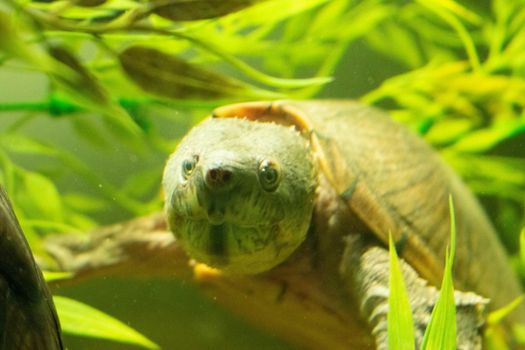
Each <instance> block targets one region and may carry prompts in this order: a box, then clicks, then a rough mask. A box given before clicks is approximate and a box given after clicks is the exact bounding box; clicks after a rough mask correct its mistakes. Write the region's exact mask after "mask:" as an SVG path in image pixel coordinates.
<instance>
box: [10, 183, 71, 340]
mask: <svg viewBox="0 0 525 350" xmlns="http://www.w3.org/2000/svg"><path fill="white" fill-rule="evenodd" d="M0 309H1V310H2V311H1V312H0V315H1V318H0V349H2V350H12V349H17V350H62V349H64V345H63V343H62V338H61V329H60V322H59V320H58V316H57V313H56V310H55V305H54V303H53V299H52V297H51V293H50V291H49V288H48V286H47V284H46V282H45V280H44V276H43V275H42V272H41V271H40V269H39V267H38V266H37V264H36V262H35V259H34V257H33V254H32V253H31V250H30V248H29V244H28V243H27V241H26V239H25V236H24V234H23V231H22V229H21V227H20V225H19V223H18V220H17V218H16V215H15V213H14V211H13V208H12V206H11V203H10V201H9V198H8V197H7V193H6V192H5V190H4V189H3V187H2V186H0Z"/></svg>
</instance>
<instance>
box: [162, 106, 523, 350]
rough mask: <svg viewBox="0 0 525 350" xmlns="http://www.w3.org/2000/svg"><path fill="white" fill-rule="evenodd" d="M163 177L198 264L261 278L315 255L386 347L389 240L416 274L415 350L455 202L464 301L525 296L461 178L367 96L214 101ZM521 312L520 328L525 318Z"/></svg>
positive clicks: (177, 228) (175, 229) (170, 214)
mask: <svg viewBox="0 0 525 350" xmlns="http://www.w3.org/2000/svg"><path fill="white" fill-rule="evenodd" d="M162 181H163V188H164V193H165V213H166V218H167V223H168V227H169V228H170V230H171V231H172V233H173V234H174V235H175V238H176V239H177V240H178V242H179V244H181V245H182V247H183V248H184V250H185V251H186V252H187V254H188V255H189V256H190V257H191V258H193V259H194V260H196V261H198V262H201V263H204V264H206V265H208V266H211V267H213V268H217V269H219V270H220V271H223V272H224V273H226V274H231V275H236V274H239V275H245V274H248V275H255V274H265V273H268V271H273V270H276V269H280V268H282V266H286V265H287V264H294V263H295V262H296V261H298V256H301V257H302V258H303V260H304V257H305V256H306V257H307V258H308V260H309V261H310V265H311V269H314V270H318V271H323V273H321V274H320V275H321V276H327V277H326V278H327V284H329V283H331V284H334V283H335V284H337V285H338V286H340V287H341V286H342V287H341V288H342V289H343V290H345V293H347V294H348V295H349V298H351V299H352V300H355V303H356V304H355V305H357V306H359V310H360V312H359V313H360V317H362V318H363V319H364V320H365V321H366V323H367V325H368V327H369V329H370V331H371V332H372V334H373V335H374V337H375V342H376V344H375V345H376V346H377V348H383V349H386V348H387V347H388V345H387V342H386V337H387V334H386V310H387V297H388V273H387V272H388V269H389V267H388V261H389V260H388V240H389V235H391V236H392V237H393V239H394V241H395V242H396V246H397V247H398V250H399V253H400V256H401V258H402V261H403V264H404V265H403V270H404V274H405V278H408V279H409V285H408V290H409V299H410V303H411V306H412V308H413V312H414V314H415V317H416V320H415V322H416V328H418V329H416V338H417V339H416V341H417V342H418V343H419V342H421V337H422V334H423V331H424V327H425V326H426V324H427V323H428V320H429V313H430V309H431V308H430V306H431V305H433V303H434V302H435V295H436V294H437V293H436V292H435V290H436V289H435V286H439V284H440V282H441V279H442V276H443V271H444V260H445V259H444V257H445V254H446V250H447V246H448V244H449V237H450V219H449V201H448V198H449V196H451V197H452V198H453V200H454V203H455V211H456V218H457V221H456V222H457V250H456V257H455V262H454V264H455V272H454V273H455V274H454V283H455V288H456V289H457V290H460V291H463V292H457V293H463V294H457V295H456V304H457V306H458V307H460V306H461V305H463V306H469V307H474V308H477V309H484V307H485V304H486V303H487V302H488V300H490V302H489V304H488V309H489V310H494V309H497V308H500V307H502V306H504V305H506V304H507V303H509V302H511V301H512V300H514V299H515V298H516V297H518V296H519V295H520V294H521V293H522V289H521V286H520V283H519V281H518V279H517V277H516V276H515V274H514V272H513V270H512V268H511V266H510V265H509V263H508V258H507V255H506V253H505V250H504V248H503V246H502V244H501V243H500V242H499V240H498V237H497V233H496V232H495V229H494V228H493V226H492V225H491V223H490V221H489V220H488V218H487V216H486V214H485V213H484V211H483V210H482V208H481V206H480V204H479V203H478V201H477V199H476V198H475V196H474V195H473V193H472V192H471V191H470V190H469V189H468V188H467V186H466V185H465V184H464V183H463V182H462V181H461V179H460V178H459V176H458V175H457V174H455V173H454V171H453V170H452V169H451V168H450V167H449V166H448V165H447V164H446V163H445V162H444V161H443V160H442V159H441V158H440V156H439V155H438V153H437V152H436V151H434V150H433V149H432V148H431V147H430V146H429V145H428V144H427V143H426V142H425V141H424V140H423V139H421V138H420V137H419V136H417V135H416V134H415V133H413V132H412V131H411V130H409V129H408V128H406V127H405V126H403V125H401V124H400V123H398V122H396V121H394V120H393V119H391V118H390V116H389V115H388V114H387V113H385V112H382V111H381V110H379V109H376V108H374V107H370V106H367V105H365V104H362V103H360V102H356V101H351V100H312V101H262V102H244V103H238V104H233V105H228V106H223V107H219V108H217V109H215V110H214V111H213V113H212V114H211V116H210V117H209V118H207V119H205V120H204V121H202V122H201V123H200V124H198V125H197V126H195V127H194V128H193V129H192V130H191V131H190V132H189V133H188V134H187V135H186V136H185V137H184V138H183V139H182V140H181V142H180V143H179V145H178V146H177V148H176V150H175V151H174V152H173V154H172V155H171V156H170V157H169V158H168V160H167V163H166V166H165V169H164V174H163V180H162ZM385 271H386V272H385ZM502 286H504V287H502ZM385 291H386V292H385ZM485 298H487V299H485ZM429 299H432V300H429ZM524 310H525V309H524V308H523V307H518V308H517V310H515V311H514V313H513V314H512V317H511V319H512V321H516V320H518V321H523V320H524V319H525V311H524ZM480 312H481V311H480ZM467 314H469V313H468V312H467ZM458 317H459V318H461V317H462V316H461V312H460V313H458ZM480 317H484V316H480ZM459 318H458V325H459V322H460V320H459ZM482 322H483V321H482V320H481V321H476V322H475V323H476V325H477V326H480V325H481V323H482ZM418 323H419V324H418ZM460 328H461V327H460V326H458V340H457V341H458V343H457V344H458V348H464V349H469V348H480V347H481V344H480V340H479V334H477V335H475V336H472V334H470V335H465V334H463V335H461V334H460V333H461V332H462V331H460ZM474 328H475V327H474ZM480 328H481V326H480ZM465 332H466V333H469V332H470V333H477V332H481V330H480V329H476V330H474V331H473V330H467V331H465ZM461 337H463V339H461ZM474 343H475V344H474ZM473 344H474V345H473Z"/></svg>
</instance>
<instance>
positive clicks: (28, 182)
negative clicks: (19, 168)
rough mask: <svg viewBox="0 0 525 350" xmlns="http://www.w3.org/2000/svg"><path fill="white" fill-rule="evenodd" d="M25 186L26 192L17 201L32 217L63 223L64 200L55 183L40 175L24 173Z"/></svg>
mask: <svg viewBox="0 0 525 350" xmlns="http://www.w3.org/2000/svg"><path fill="white" fill-rule="evenodd" d="M23 184H24V187H25V191H24V192H23V193H22V192H21V193H20V195H19V198H17V199H18V201H19V202H20V203H21V204H23V207H24V208H25V209H26V210H28V211H29V212H31V214H32V215H31V216H38V217H39V218H41V219H43V220H44V219H47V220H50V221H55V220H56V221H59V222H60V221H62V218H63V216H62V214H63V211H62V200H61V197H60V194H59V192H58V190H57V188H56V186H55V184H54V183H53V182H51V181H50V180H49V179H48V178H47V177H45V176H42V175H40V174H38V173H34V172H24V173H23Z"/></svg>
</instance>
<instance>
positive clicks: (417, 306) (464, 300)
mask: <svg viewBox="0 0 525 350" xmlns="http://www.w3.org/2000/svg"><path fill="white" fill-rule="evenodd" d="M345 244H346V246H345V252H344V255H343V259H342V261H341V265H340V274H341V277H342V279H343V281H344V283H345V286H346V288H347V290H348V291H349V292H351V293H352V294H353V295H356V296H357V298H355V299H356V300H357V301H358V303H359V308H360V312H361V314H362V316H363V317H364V318H365V319H366V321H367V322H368V324H369V326H370V329H371V332H372V335H373V336H374V338H375V340H376V345H377V348H378V349H388V333H387V313H388V294H389V287H388V285H389V270H390V269H389V255H388V251H387V250H386V249H384V248H383V247H379V246H377V245H374V244H371V243H367V242H366V238H364V237H363V236H362V235H352V236H349V237H347V238H346V239H345ZM400 267H401V270H402V273H403V276H404V279H405V285H406V288H407V292H408V296H409V301H410V305H411V307H412V315H413V320H414V332H415V337H416V348H417V349H419V348H420V346H421V341H422V339H423V334H424V332H425V329H426V327H427V325H428V322H429V320H430V315H431V313H432V309H433V307H434V305H435V303H436V301H437V297H438V295H439V291H438V290H437V289H436V288H434V287H433V286H429V285H428V283H427V282H426V281H425V280H424V279H422V278H421V277H419V275H418V274H417V272H416V271H415V270H414V269H413V268H412V267H411V266H410V265H408V264H407V263H405V262H404V261H403V260H402V259H400ZM455 301H456V315H457V316H456V317H457V321H456V322H457V339H456V344H457V349H465V350H466V349H481V343H482V336H481V332H482V326H483V324H484V310H485V306H486V304H487V302H488V300H487V299H484V298H482V297H480V296H478V295H476V294H474V293H470V292H467V293H465V292H460V291H456V292H455Z"/></svg>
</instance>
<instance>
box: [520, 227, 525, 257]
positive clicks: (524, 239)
mask: <svg viewBox="0 0 525 350" xmlns="http://www.w3.org/2000/svg"><path fill="white" fill-rule="evenodd" d="M520 259H521V265H522V266H525V227H524V228H522V229H521V233H520Z"/></svg>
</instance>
